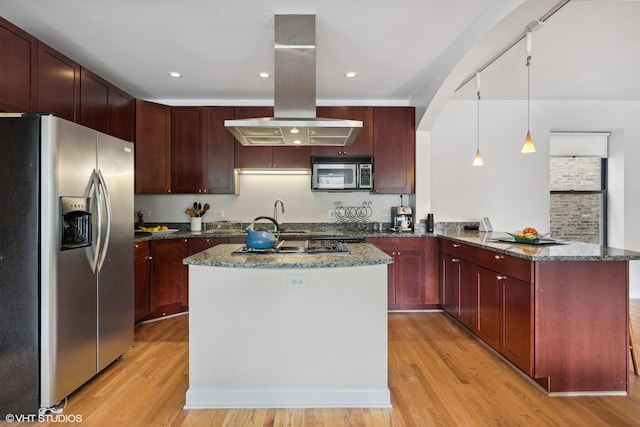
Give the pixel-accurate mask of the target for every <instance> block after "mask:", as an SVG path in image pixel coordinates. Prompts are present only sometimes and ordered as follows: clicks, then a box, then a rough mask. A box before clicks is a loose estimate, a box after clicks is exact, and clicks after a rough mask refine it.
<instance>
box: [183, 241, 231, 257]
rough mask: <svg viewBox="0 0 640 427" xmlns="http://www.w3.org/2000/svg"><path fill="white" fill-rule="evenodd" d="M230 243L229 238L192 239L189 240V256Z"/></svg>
mask: <svg viewBox="0 0 640 427" xmlns="http://www.w3.org/2000/svg"><path fill="white" fill-rule="evenodd" d="M228 242H229V238H228V237H192V238H190V239H189V256H191V255H193V254H197V253H198V252H202V251H204V250H207V249H209V248H212V247H214V246H216V245H222V244H226V243H228Z"/></svg>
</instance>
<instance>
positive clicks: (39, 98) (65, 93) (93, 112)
mask: <svg viewBox="0 0 640 427" xmlns="http://www.w3.org/2000/svg"><path fill="white" fill-rule="evenodd" d="M0 57H1V58H10V60H6V61H0V77H1V78H0V111H8V112H32V111H39V112H44V113H53V114H55V115H56V116H58V117H62V118H64V119H67V120H71V121H74V122H78V123H80V124H82V125H84V126H88V127H90V128H92V129H96V130H98V131H101V132H104V133H108V134H110V135H113V136H115V137H118V138H121V139H124V140H126V141H133V140H134V122H135V100H134V98H133V97H131V96H130V95H129V94H127V93H125V92H123V91H122V90H120V89H118V88H117V87H115V86H113V85H112V84H111V83H109V82H108V81H106V80H104V79H103V78H101V77H100V76H98V75H97V74H94V73H92V72H91V71H90V70H88V69H86V68H84V67H82V66H80V65H79V64H77V63H75V62H74V61H73V60H71V59H69V58H67V57H66V56H64V55H63V54H61V53H60V52H58V51H56V50H55V49H53V48H51V47H49V46H47V45H46V44H44V43H42V42H39V41H38V40H37V39H36V38H35V37H33V36H31V35H29V34H27V33H26V32H24V31H22V30H21V29H19V28H18V27H16V26H14V25H13V24H11V23H10V22H7V21H6V20H4V19H2V18H0Z"/></svg>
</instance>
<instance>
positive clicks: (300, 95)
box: [224, 15, 362, 146]
mask: <svg viewBox="0 0 640 427" xmlns="http://www.w3.org/2000/svg"><path fill="white" fill-rule="evenodd" d="M315 33H316V17H315V15H275V46H274V48H275V49H274V50H275V68H274V112H273V113H274V117H261V118H252V119H236V120H225V122H224V125H225V127H226V128H227V129H228V130H229V132H231V133H232V134H233V136H235V138H236V139H237V140H238V141H240V143H241V144H242V145H254V146H266V145H335V146H343V145H351V144H353V141H354V140H355V139H356V137H357V136H358V133H360V129H361V128H362V122H361V121H359V120H341V119H323V118H319V117H316V34H315Z"/></svg>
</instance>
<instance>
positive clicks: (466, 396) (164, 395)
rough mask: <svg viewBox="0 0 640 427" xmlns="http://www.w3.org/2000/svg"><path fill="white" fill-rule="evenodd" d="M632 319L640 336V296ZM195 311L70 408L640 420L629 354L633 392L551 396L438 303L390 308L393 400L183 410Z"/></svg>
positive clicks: (325, 420) (101, 415)
mask: <svg viewBox="0 0 640 427" xmlns="http://www.w3.org/2000/svg"><path fill="white" fill-rule="evenodd" d="M631 319H632V324H633V327H634V336H635V338H636V342H640V300H633V301H632V302H631ZM188 321H189V318H188V316H179V317H175V318H171V319H166V320H163V321H159V322H154V323H149V324H145V325H142V326H140V327H138V328H137V329H136V341H135V348H134V349H133V350H131V351H129V352H128V353H127V354H125V355H124V357H123V358H122V359H121V360H120V361H118V362H116V363H114V364H113V365H112V366H111V367H109V368H108V369H107V370H106V371H105V372H103V374H101V375H100V376H98V377H97V378H95V379H94V380H93V381H91V382H90V383H89V384H87V385H86V386H84V387H83V388H81V389H80V390H79V391H78V392H76V393H75V394H74V395H72V396H71V398H70V399H69V403H68V405H67V407H66V409H65V411H64V414H66V415H80V416H81V417H82V423H81V424H77V423H76V424H75V425H82V426H112V425H114V426H115V425H126V426H165V425H166V426H640V376H636V375H634V374H633V368H632V366H631V360H630V358H629V394H628V396H626V397H621V396H617V397H613V396H611V397H547V396H546V395H545V394H544V393H543V392H541V391H540V389H539V388H537V386H535V385H533V384H532V383H531V382H530V381H528V380H527V379H526V378H524V377H523V376H521V375H520V374H519V373H517V372H516V371H515V370H514V368H512V367H511V366H509V365H507V363H506V362H504V361H503V360H502V359H501V358H499V357H497V356H496V355H495V354H494V353H493V352H491V351H489V350H488V349H487V348H486V347H485V346H483V345H482V344H481V343H480V342H479V341H478V340H476V339H475V338H474V337H473V336H472V335H470V334H469V333H468V332H467V331H465V330H464V329H463V328H461V327H460V326H459V325H458V324H457V323H455V322H454V321H452V320H451V319H450V318H449V317H447V316H446V315H445V314H444V313H438V312H436V313H411V314H408V313H402V314H400V313H396V314H391V315H389V387H390V389H391V396H392V404H393V408H392V409H258V410H184V409H182V407H183V405H184V400H185V392H186V390H187V387H188V341H187V340H188ZM42 424H44V423H42ZM13 425H16V426H18V425H20V424H17V423H15V424H13ZM49 425H51V426H56V425H61V424H60V423H50V424H49Z"/></svg>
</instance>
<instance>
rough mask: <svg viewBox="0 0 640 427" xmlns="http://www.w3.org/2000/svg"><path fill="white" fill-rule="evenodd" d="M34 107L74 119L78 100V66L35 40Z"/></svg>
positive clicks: (76, 113)
mask: <svg viewBox="0 0 640 427" xmlns="http://www.w3.org/2000/svg"><path fill="white" fill-rule="evenodd" d="M37 63H38V78H37V80H38V84H37V88H38V91H37V101H36V110H37V111H39V112H47V113H53V114H55V115H56V116H58V117H62V118H63V119H67V120H70V121H72V122H77V121H78V120H77V119H78V108H79V106H78V104H79V102H80V65H78V64H77V63H76V62H74V61H72V60H71V59H69V58H67V57H66V56H64V55H62V54H61V53H60V52H58V51H56V50H55V49H52V48H51V47H49V46H47V45H46V44H44V43H42V42H38V61H37Z"/></svg>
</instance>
